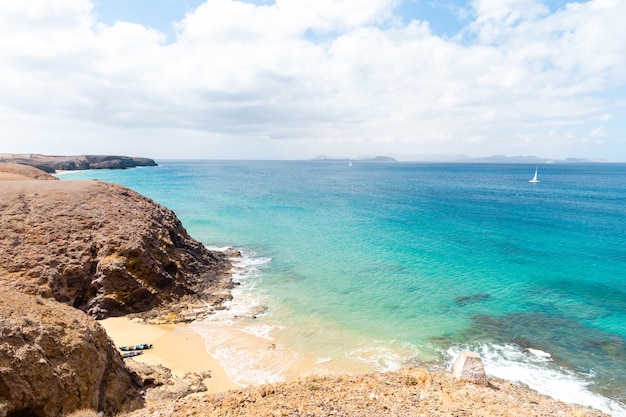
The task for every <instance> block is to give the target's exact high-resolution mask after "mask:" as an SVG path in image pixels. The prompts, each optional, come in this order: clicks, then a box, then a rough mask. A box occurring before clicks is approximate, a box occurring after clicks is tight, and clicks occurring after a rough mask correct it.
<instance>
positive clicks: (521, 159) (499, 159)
mask: <svg viewBox="0 0 626 417" xmlns="http://www.w3.org/2000/svg"><path fill="white" fill-rule="evenodd" d="M312 160H313V161H359V162H361V161H364V162H433V163H434V162H442V163H446V162H447V163H495V164H498V163H500V164H553V163H555V164H556V163H559V164H589V163H602V162H606V161H602V160H593V159H585V158H564V159H557V158H543V157H538V156H534V155H529V156H522V155H514V156H506V155H491V156H479V157H472V156H467V155H453V154H449V155H443V154H433V155H403V154H388V155H385V156H382V155H381V156H357V157H345V156H344V157H335V156H328V155H318V156H316V157H315V158H313V159H312Z"/></svg>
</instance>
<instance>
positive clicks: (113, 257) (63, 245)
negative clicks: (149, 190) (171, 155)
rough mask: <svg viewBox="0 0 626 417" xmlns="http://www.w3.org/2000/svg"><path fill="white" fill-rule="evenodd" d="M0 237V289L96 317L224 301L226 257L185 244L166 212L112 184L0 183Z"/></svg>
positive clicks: (180, 229) (177, 223) (186, 240)
mask: <svg viewBox="0 0 626 417" xmlns="http://www.w3.org/2000/svg"><path fill="white" fill-rule="evenodd" d="M0 230H2V234H1V235H0V283H2V285H4V286H8V287H10V288H12V289H14V290H19V291H21V292H24V293H28V294H33V295H34V294H39V295H41V296H42V297H44V298H54V299H55V300H57V301H60V302H62V303H65V304H68V305H70V306H73V307H76V308H79V309H81V310H84V311H86V312H88V313H89V314H90V315H92V316H93V317H96V318H104V317H109V316H117V315H123V314H127V313H136V312H143V311H147V310H150V309H152V308H154V307H156V306H159V305H164V304H167V303H172V302H176V301H185V302H191V301H193V300H203V301H207V302H208V303H213V304H219V303H220V302H222V301H223V300H224V299H227V298H229V297H230V291H229V290H230V287H231V286H232V283H231V280H230V277H229V276H228V275H227V274H226V271H227V268H228V266H229V262H228V259H227V255H225V254H222V253H217V252H212V251H209V250H207V249H206V248H205V247H204V246H203V245H202V244H201V243H200V242H198V241H196V240H194V239H192V238H191V237H190V236H189V234H188V233H187V232H186V230H185V229H184V228H183V226H182V224H181V222H180V221H179V220H178V218H177V217H176V215H175V214H174V213H173V212H172V211H171V210H169V209H167V208H165V207H163V206H160V205H158V204H156V203H155V202H153V201H152V200H150V199H148V198H145V197H143V196H141V195H139V194H137V193H135V192H133V191H131V190H129V189H127V188H125V187H122V186H119V185H115V184H109V183H104V182H100V181H5V182H3V183H2V187H0ZM189 319H193V317H189Z"/></svg>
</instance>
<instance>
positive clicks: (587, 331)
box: [61, 161, 626, 416]
mask: <svg viewBox="0 0 626 417" xmlns="http://www.w3.org/2000/svg"><path fill="white" fill-rule="evenodd" d="M158 162H159V166H158V167H154V168H139V169H132V170H126V171H88V172H79V173H67V174H62V175H61V178H62V179H68V180H69V179H85V178H99V179H101V180H106V181H111V182H117V183H121V184H124V185H126V186H128V187H130V188H132V189H134V190H136V191H138V192H140V193H142V194H144V195H146V196H148V197H150V198H152V199H154V200H155V201H157V202H159V203H161V204H163V205H165V206H167V207H169V208H171V209H173V210H174V211H175V212H176V214H177V215H178V216H179V218H180V219H181V220H182V222H183V224H184V225H185V227H186V229H187V230H188V231H189V233H190V234H191V235H192V236H194V237H195V238H197V239H199V240H200V241H202V242H203V243H205V244H206V245H207V246H211V247H234V248H236V249H239V250H241V252H242V257H241V258H239V259H237V260H236V266H235V275H234V276H235V279H236V280H238V281H239V282H240V283H241V285H240V286H239V287H237V289H236V290H235V297H234V299H233V301H232V303H231V306H230V307H231V308H230V309H229V310H227V311H222V312H219V313H217V314H215V315H214V316H212V317H211V319H210V320H206V321H204V322H196V323H194V324H193V327H194V328H195V329H196V330H197V331H198V332H199V333H201V334H203V335H204V336H205V338H206V343H207V350H208V351H209V353H211V354H212V355H213V356H215V357H216V358H218V359H220V361H221V362H222V364H223V365H224V366H225V368H226V369H227V371H228V373H229V375H230V376H231V378H233V379H234V380H235V381H237V382H239V383H241V384H242V385H247V384H255V383H264V382H274V381H281V380H285V379H290V378H295V377H297V376H300V375H307V374H319V373H334V372H363V371H368V370H392V369H397V368H398V367H401V366H404V365H409V364H418V365H422V366H427V367H431V368H437V367H449V366H450V363H451V362H452V361H453V360H454V358H455V356H456V354H458V352H460V351H461V350H463V349H471V350H474V351H477V352H479V353H480V354H481V355H482V357H483V360H484V361H485V366H486V370H487V373H488V374H491V375H495V376H498V377H502V378H505V379H508V380H514V381H520V382H523V383H525V384H527V385H529V386H530V387H532V388H535V389H537V390H539V391H541V392H543V393H546V394H549V395H552V396H554V397H557V398H559V399H562V400H564V401H567V402H572V403H579V404H583V405H590V406H593V407H596V408H599V409H602V410H604V411H607V412H609V413H612V414H613V415H614V416H626V165H623V164H545V165H540V166H539V179H540V180H541V182H540V183H538V184H532V183H529V182H528V180H529V179H530V178H531V177H532V175H533V174H534V170H535V166H534V165H533V166H530V165H524V164H514V165H513V164H511V165H508V164H507V165H504V164H418V163H392V162H389V163H372V162H360V161H353V164H352V166H348V163H347V162H345V161H158Z"/></svg>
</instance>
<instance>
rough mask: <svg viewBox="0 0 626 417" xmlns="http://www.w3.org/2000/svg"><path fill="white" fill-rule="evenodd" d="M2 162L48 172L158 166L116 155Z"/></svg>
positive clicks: (3, 157)
mask: <svg viewBox="0 0 626 417" xmlns="http://www.w3.org/2000/svg"><path fill="white" fill-rule="evenodd" d="M0 162H12V163H16V164H22V165H29V166H32V167H36V168H38V169H41V170H42V171H46V172H55V171H58V170H63V171H74V170H84V169H126V168H135V167H141V166H156V165H157V164H156V162H154V160H152V159H149V158H137V157H130V156H116V155H77V156H52V155H39V154H0Z"/></svg>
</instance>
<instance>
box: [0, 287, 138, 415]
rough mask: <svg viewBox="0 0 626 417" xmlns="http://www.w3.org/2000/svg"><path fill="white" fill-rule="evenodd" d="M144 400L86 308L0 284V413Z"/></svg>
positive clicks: (121, 406) (130, 405)
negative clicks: (68, 305) (68, 304)
mask: <svg viewBox="0 0 626 417" xmlns="http://www.w3.org/2000/svg"><path fill="white" fill-rule="evenodd" d="M142 405H143V399H142V397H141V393H140V392H139V390H138V386H137V383H136V382H135V381H134V380H133V377H132V375H131V373H130V372H129V371H128V369H127V368H126V367H125V366H124V363H123V359H122V358H121V356H120V354H119V353H118V352H117V351H116V349H115V347H114V346H113V343H112V342H111V340H110V339H109V338H108V337H107V335H106V332H105V331H104V329H103V328H102V326H100V325H99V324H98V323H97V322H96V321H94V320H93V319H91V318H90V317H89V316H87V315H86V314H85V313H83V312H81V311H78V310H76V309H73V308H70V307H67V306H65V305H62V304H60V303H57V302H55V301H54V300H43V299H41V298H36V297H33V296H29V295H25V294H20V293H16V292H13V291H10V290H7V289H5V288H3V287H0V416H3V417H4V416H9V417H10V416H32V417H57V416H62V415H65V414H66V413H70V412H72V411H74V410H77V409H82V408H90V409H94V410H99V411H102V412H104V413H105V414H106V415H113V414H115V413H118V412H120V411H130V410H134V409H136V408H139V407H141V406H142Z"/></svg>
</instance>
